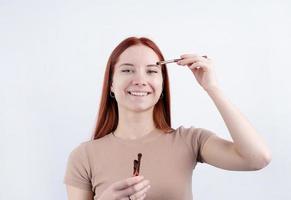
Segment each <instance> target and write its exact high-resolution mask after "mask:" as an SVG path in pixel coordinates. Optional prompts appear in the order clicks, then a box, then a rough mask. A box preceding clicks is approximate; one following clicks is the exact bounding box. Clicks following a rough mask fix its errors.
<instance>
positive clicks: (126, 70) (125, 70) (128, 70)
mask: <svg viewBox="0 0 291 200" xmlns="http://www.w3.org/2000/svg"><path fill="white" fill-rule="evenodd" d="M130 71H131V70H130V69H124V70H121V72H130Z"/></svg>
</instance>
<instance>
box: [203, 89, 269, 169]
mask: <svg viewBox="0 0 291 200" xmlns="http://www.w3.org/2000/svg"><path fill="white" fill-rule="evenodd" d="M206 91H207V93H208V94H209V96H210V97H211V99H212V100H213V102H214V103H215V105H216V107H217V109H218V110H219V112H220V114H221V116H222V118H223V120H224V122H225V124H226V126H227V128H228V130H229V132H230V135H231V137H232V139H233V142H230V141H227V140H224V139H221V138H219V137H217V136H212V137H210V138H209V139H208V140H207V142H206V143H205V145H204V148H203V150H202V152H201V155H202V157H203V158H204V160H205V162H206V163H208V164H211V165H213V166H216V167H219V168H222V169H228V170H258V169H262V168H264V167H265V166H266V165H267V164H268V163H269V162H270V161H271V155H270V152H269V150H268V148H267V146H266V145H265V143H264V141H263V139H262V138H261V137H260V136H259V134H258V133H257V132H256V130H255V129H254V127H253V126H252V125H251V124H250V123H249V122H248V121H247V119H246V118H245V117H244V116H243V115H242V114H241V113H240V112H239V110H238V109H237V108H236V107H235V106H234V105H232V104H231V103H230V102H229V101H228V99H226V97H225V96H224V94H223V93H222V91H221V90H220V89H219V88H216V87H214V88H210V89H207V90H206Z"/></svg>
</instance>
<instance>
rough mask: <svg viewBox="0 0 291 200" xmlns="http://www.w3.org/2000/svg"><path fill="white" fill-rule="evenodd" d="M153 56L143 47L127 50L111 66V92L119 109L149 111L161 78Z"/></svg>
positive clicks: (153, 103)
mask: <svg viewBox="0 0 291 200" xmlns="http://www.w3.org/2000/svg"><path fill="white" fill-rule="evenodd" d="M157 61H159V58H158V56H157V54H156V53H155V52H154V51H153V50H152V49H151V48H149V47H147V46H144V45H134V46H131V47H129V48H127V49H126V50H125V51H124V52H123V53H122V54H121V55H120V56H119V59H118V61H117V63H116V64H115V66H114V73H113V78H112V81H113V82H112V86H111V91H112V92H113V93H114V95H115V99H116V101H117V104H118V108H119V111H121V110H120V109H121V108H122V109H127V110H131V111H137V112H139V111H145V110H149V109H153V107H154V106H155V104H156V103H157V102H158V100H159V98H160V96H161V93H162V89H163V76H162V70H161V66H158V65H156V62H157Z"/></svg>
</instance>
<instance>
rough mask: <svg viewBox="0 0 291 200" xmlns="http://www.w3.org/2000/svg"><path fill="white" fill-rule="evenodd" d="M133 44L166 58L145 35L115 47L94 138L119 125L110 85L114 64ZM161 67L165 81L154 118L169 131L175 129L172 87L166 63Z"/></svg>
mask: <svg viewBox="0 0 291 200" xmlns="http://www.w3.org/2000/svg"><path fill="white" fill-rule="evenodd" d="M133 45H144V46H147V47H149V48H151V49H152V50H153V51H154V52H155V53H156V54H157V55H158V57H159V59H160V60H164V56H163V55H162V52H161V51H160V49H159V48H158V46H157V45H156V44H155V43H154V42H153V41H152V40H150V39H148V38H145V37H141V38H137V37H129V38H126V39H125V40H123V41H122V42H121V43H120V44H119V45H117V47H115V49H114V50H113V52H112V53H111V55H110V57H109V59H108V62H107V66H106V70H105V75H104V81H103V89H102V95H101V101H100V105H99V112H98V117H97V123H96V128H95V130H94V134H93V136H92V140H95V139H98V138H101V137H103V136H105V135H107V134H109V133H111V132H112V131H114V130H115V129H116V127H117V125H118V106H117V102H116V100H115V98H111V97H110V95H109V92H110V85H111V80H112V76H113V72H114V66H115V64H116V63H117V61H118V58H119V56H120V55H121V54H122V53H123V52H124V51H125V50H126V49H127V48H129V47H131V46H133ZM161 67H162V76H163V83H164V84H163V90H162V93H163V97H162V98H160V99H159V101H158V102H157V103H156V105H155V107H154V110H153V119H154V124H155V126H156V128H158V129H160V130H162V131H163V132H165V133H168V132H171V131H173V130H174V129H173V128H171V111H170V87H169V78H168V72H167V68H166V65H162V66H161Z"/></svg>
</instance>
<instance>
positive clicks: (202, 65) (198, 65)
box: [189, 62, 207, 69]
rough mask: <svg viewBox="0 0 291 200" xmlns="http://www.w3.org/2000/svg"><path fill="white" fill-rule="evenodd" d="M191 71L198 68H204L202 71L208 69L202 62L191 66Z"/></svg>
mask: <svg viewBox="0 0 291 200" xmlns="http://www.w3.org/2000/svg"><path fill="white" fill-rule="evenodd" d="M189 68H190V69H197V68H202V69H206V68H207V65H205V64H204V63H202V62H197V63H194V64H192V65H191V66H189Z"/></svg>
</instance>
